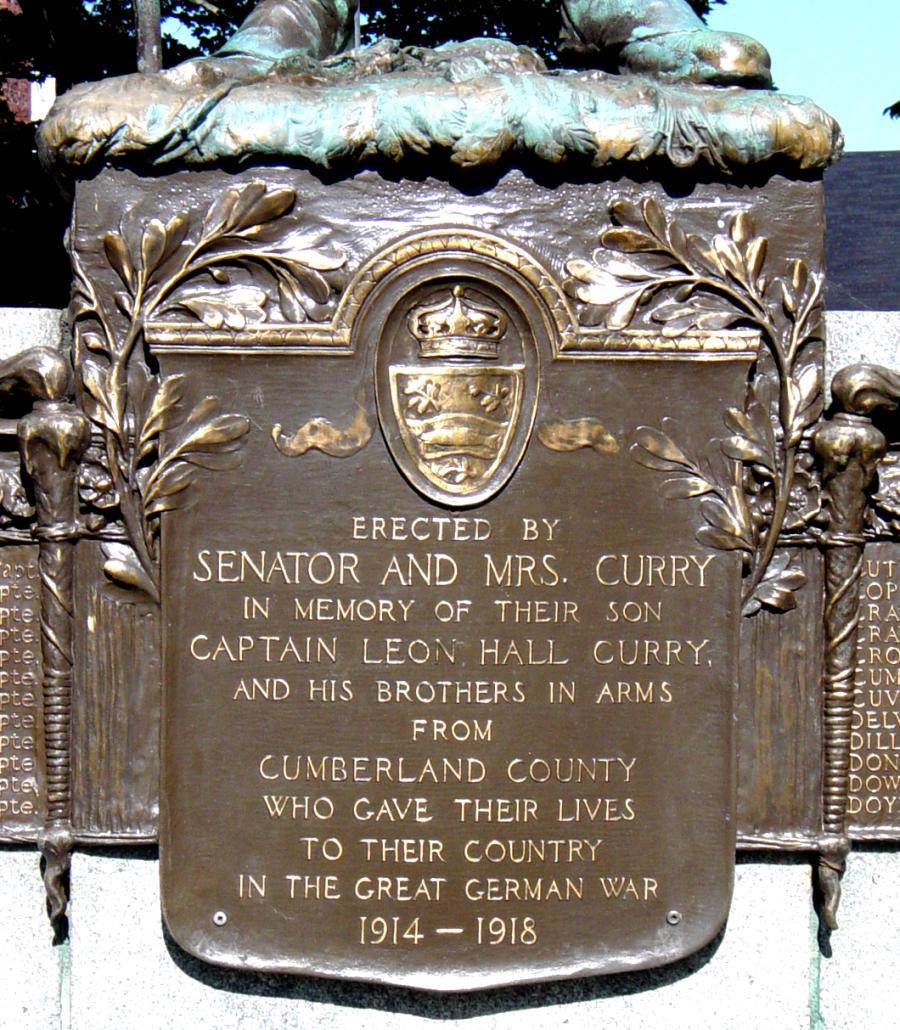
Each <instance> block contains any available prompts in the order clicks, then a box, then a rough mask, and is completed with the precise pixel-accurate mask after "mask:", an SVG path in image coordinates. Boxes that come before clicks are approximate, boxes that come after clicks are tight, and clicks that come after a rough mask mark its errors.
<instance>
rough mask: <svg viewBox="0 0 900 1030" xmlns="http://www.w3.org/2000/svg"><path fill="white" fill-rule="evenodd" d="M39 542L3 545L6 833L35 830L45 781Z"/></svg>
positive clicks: (0, 665) (1, 807) (0, 701)
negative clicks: (41, 749)
mask: <svg viewBox="0 0 900 1030" xmlns="http://www.w3.org/2000/svg"><path fill="white" fill-rule="evenodd" d="M40 616H41V606H40V575H39V573H38V565H37V546H36V545H35V544H18V545H10V546H6V547H4V548H3V549H2V551H0V837H2V838H4V839H7V840H9V839H13V840H14V839H16V838H17V837H20V836H23V837H24V836H30V834H31V833H33V832H34V830H35V829H36V828H37V827H38V826H40V823H41V819H42V818H43V801H42V798H41V787H40V778H41V774H40V768H41V765H40V759H39V751H38V748H39V739H40V732H41V731H40V712H41V694H40V689H41V642H40Z"/></svg>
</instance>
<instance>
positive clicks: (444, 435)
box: [391, 365, 525, 497]
mask: <svg viewBox="0 0 900 1030" xmlns="http://www.w3.org/2000/svg"><path fill="white" fill-rule="evenodd" d="M524 378H525V376H524V370H523V369H522V368H521V367H519V368H515V367H512V366H504V365H492V366H488V367H486V368H478V369H473V370H470V369H467V368H454V367H453V366H452V365H438V366H436V367H433V368H423V367H422V366H420V365H414V366H401V367H395V368H392V369H391V400H392V402H393V406H394V414H395V415H396V417H397V424H398V425H399V427H400V437H401V439H402V440H403V443H404V444H405V445H406V448H407V450H408V451H409V453H410V456H411V457H412V458H413V460H414V461H415V462H416V464H417V465H418V467H419V468H420V470H421V471H422V473H423V474H424V475H425V477H426V478H427V479H428V480H429V482H431V483H433V484H434V485H435V486H436V487H438V488H439V489H441V490H446V491H447V492H448V493H452V494H456V495H458V496H463V497H465V496H468V495H470V494H471V493H473V489H474V490H479V489H481V488H482V487H483V486H484V485H485V484H487V483H488V482H489V481H490V480H491V478H492V477H493V475H494V473H495V472H496V471H497V469H498V468H499V467H500V465H501V463H502V462H503V459H504V458H505V457H506V456H507V454H509V448H510V444H511V443H512V438H513V430H514V429H515V427H516V425H517V424H518V420H519V413H520V411H521V407H522V387H523V385H524Z"/></svg>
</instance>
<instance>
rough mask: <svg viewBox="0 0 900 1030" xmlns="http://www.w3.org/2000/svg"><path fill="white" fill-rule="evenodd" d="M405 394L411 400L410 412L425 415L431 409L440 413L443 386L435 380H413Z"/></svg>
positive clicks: (409, 404) (409, 403)
mask: <svg viewBox="0 0 900 1030" xmlns="http://www.w3.org/2000/svg"><path fill="white" fill-rule="evenodd" d="M404 393H405V394H406V396H407V397H408V398H409V402H408V406H409V410H410V411H415V412H416V413H417V414H419V415H424V414H425V412H426V411H428V410H429V409H432V410H434V411H440V402H441V384H440V383H436V382H435V381H434V380H433V379H412V380H410V383H409V385H408V386H407V387H406V390H405V391H404Z"/></svg>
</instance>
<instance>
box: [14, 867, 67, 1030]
mask: <svg viewBox="0 0 900 1030" xmlns="http://www.w3.org/2000/svg"><path fill="white" fill-rule="evenodd" d="M38 861H39V859H38V853H37V851H36V850H35V849H34V848H27V847H23V848H16V849H12V848H2V849H0V927H2V930H0V998H2V1001H0V1030H59V1028H60V1026H61V1005H60V986H61V984H62V982H63V978H64V973H65V969H66V955H67V947H66V945H61V946H56V947H54V945H53V943H52V941H53V934H52V931H51V929H50V923H49V922H48V921H47V913H46V908H45V906H44V884H43V882H42V880H41V877H40V872H39V867H38Z"/></svg>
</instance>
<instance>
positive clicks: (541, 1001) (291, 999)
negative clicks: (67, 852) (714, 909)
mask: <svg viewBox="0 0 900 1030" xmlns="http://www.w3.org/2000/svg"><path fill="white" fill-rule="evenodd" d="M37 864H38V862H37V856H36V855H35V854H34V853H33V852H31V851H27V850H15V851H3V852H0V920H2V926H3V931H4V932H3V943H2V945H0V956H2V964H0V985H2V987H3V990H2V991H0V1027H2V1030H69V1028H71V1030H124V1028H140V1030H173V1028H191V1030H246V1028H256V1027H259V1028H261V1030H282V1028H284V1030H287V1028H297V1030H301V1028H302V1030H326V1028H327V1030H407V1028H413V1027H424V1026H426V1025H428V1024H436V1025H441V1026H444V1027H447V1028H448V1030H449V1028H459V1030H551V1028H557V1027H565V1028H567V1030H582V1028H583V1030H588V1028H590V1030H606V1028H610V1030H613V1028H615V1030H656V1028H662V1027H665V1028H666V1030H705V1028H716V1030H772V1028H776V1030H807V1028H809V1030H851V1028H852V1030H855V1028H859V1030H892V1028H894V1027H896V1026H897V1004H896V983H897V970H898V969H900V852H898V851H896V850H894V851H884V850H866V851H861V852H857V853H855V854H854V855H853V856H852V857H851V862H850V866H849V871H848V873H847V876H846V878H845V881H844V883H845V887H844V901H843V905H842V912H841V928H840V930H839V931H837V933H835V934H834V935H833V937H832V938H831V941H830V944H828V945H826V946H825V948H824V951H825V952H826V953H828V952H830V955H828V957H826V954H823V947H822V943H823V942H821V941H820V940H819V938H818V933H817V921H816V920H815V918H814V916H813V912H812V908H811V905H810V897H811V885H810V868H809V865H808V864H806V863H805V862H804V861H801V860H796V859H789V860H783V861H781V860H771V861H743V860H741V861H739V863H738V867H737V877H736V883H735V894H734V904H733V906H732V910H731V916H730V918H729V920H728V925H727V927H726V929H725V931H724V933H723V934H722V935H720V937H719V938H718V939H717V940H716V941H714V942H713V943H712V944H711V945H710V946H709V947H707V948H705V949H704V950H703V951H702V952H700V953H699V954H698V955H696V956H694V957H693V958H691V959H688V960H686V961H684V962H680V963H677V964H675V965H673V966H671V967H668V968H665V969H658V970H653V971H651V972H648V973H634V974H629V975H625V976H614V977H607V978H595V979H588V980H578V981H572V982H569V983H553V984H545V985H538V986H534V987H527V988H517V989H512V990H503V991H495V992H485V993H480V994H476V995H453V996H445V997H444V996H432V995H425V994H417V993H416V992H413V991H406V990H392V989H385V988H376V987H368V986H366V985H360V984H346V983H338V982H329V981H325V980H314V979H308V978H296V979H295V978H288V977H277V976H243V975H237V974H233V973H228V972H226V971H223V970H218V969H214V968H212V967H209V966H204V965H203V964H202V963H200V962H198V961H196V960H195V959H192V958H191V957H189V956H188V955H185V954H184V953H183V952H181V951H180V950H179V949H178V947H177V946H176V945H175V944H173V943H172V942H171V940H170V939H169V938H168V937H167V935H166V933H165V931H164V929H163V927H162V923H161V919H160V910H159V884H158V864H157V861H156V856H155V853H153V852H152V851H144V852H142V853H140V852H137V853H129V854H127V855H126V854H125V853H124V852H117V853H113V852H109V853H102V854H101V853H81V854H77V855H76V856H75V859H74V863H73V867H72V905H71V928H70V940H69V942H68V944H66V945H62V946H59V947H53V946H52V945H51V943H50V930H49V926H48V925H47V923H46V921H45V919H44V914H43V898H42V889H41V882H40V877H39V875H38V871H37ZM197 875H203V870H202V869H198V870H197Z"/></svg>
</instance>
